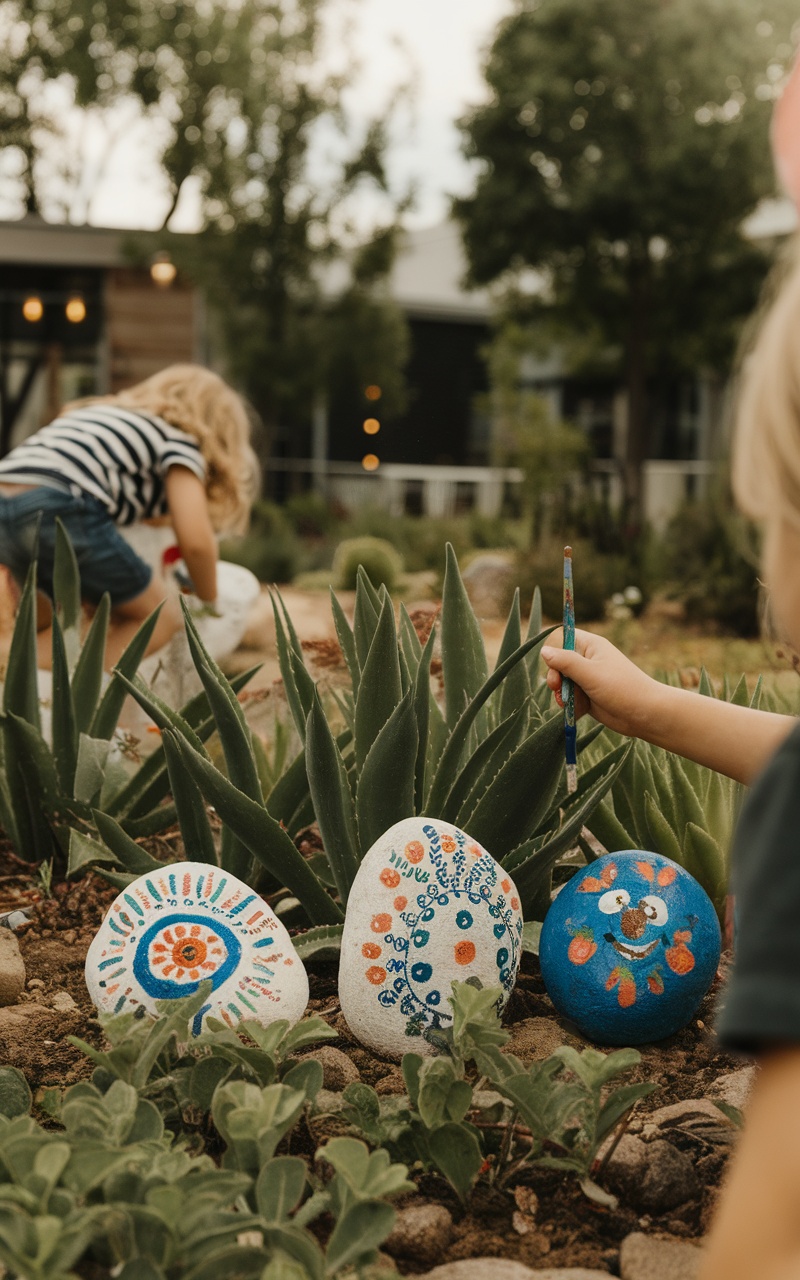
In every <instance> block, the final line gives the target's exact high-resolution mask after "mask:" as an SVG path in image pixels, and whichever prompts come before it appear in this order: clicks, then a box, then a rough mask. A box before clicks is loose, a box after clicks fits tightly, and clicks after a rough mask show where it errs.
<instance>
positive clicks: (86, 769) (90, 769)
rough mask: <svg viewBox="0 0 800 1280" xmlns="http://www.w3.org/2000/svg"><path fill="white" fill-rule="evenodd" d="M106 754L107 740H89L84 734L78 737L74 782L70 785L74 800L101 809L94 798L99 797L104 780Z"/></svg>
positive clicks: (107, 748) (107, 750)
mask: <svg viewBox="0 0 800 1280" xmlns="http://www.w3.org/2000/svg"><path fill="white" fill-rule="evenodd" d="M108 752H109V741H108V738H90V737H89V735H88V734H86V733H82V734H81V735H80V737H79V739H78V755H77V761H76V764H75V780H74V782H73V784H72V794H73V796H74V797H75V799H76V800H82V801H84V803H86V804H91V805H97V808H102V807H103V806H102V805H99V804H97V799H96V797H97V796H99V795H100V793H101V791H102V788H103V784H104V782H105V779H106V764H107V761H108Z"/></svg>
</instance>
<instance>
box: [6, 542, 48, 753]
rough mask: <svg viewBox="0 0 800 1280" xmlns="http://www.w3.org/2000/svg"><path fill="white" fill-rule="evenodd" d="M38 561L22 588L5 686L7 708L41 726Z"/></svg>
mask: <svg viewBox="0 0 800 1280" xmlns="http://www.w3.org/2000/svg"><path fill="white" fill-rule="evenodd" d="M36 668H37V652H36V564H35V563H34V564H32V565H31V567H30V568H29V570H28V574H27V577H26V579H25V586H24V587H23V588H22V595H21V596H20V600H19V606H18V608H17V618H16V622H15V623H14V633H13V635H12V637H11V648H10V649H9V652H8V662H7V664H6V676H5V683H4V686H3V710H4V711H10V712H13V713H14V715H16V716H20V717H21V718H22V719H23V720H27V721H28V724H32V725H33V726H34V727H35V728H36V729H41V727H42V722H41V719H40V716H39V686H38V682H37V679H36Z"/></svg>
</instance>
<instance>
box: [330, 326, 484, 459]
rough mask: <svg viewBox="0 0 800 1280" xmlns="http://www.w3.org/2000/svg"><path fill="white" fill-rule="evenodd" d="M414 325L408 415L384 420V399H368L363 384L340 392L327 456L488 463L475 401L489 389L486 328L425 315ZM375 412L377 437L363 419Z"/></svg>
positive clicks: (333, 410)
mask: <svg viewBox="0 0 800 1280" xmlns="http://www.w3.org/2000/svg"><path fill="white" fill-rule="evenodd" d="M409 326H410V330H411V357H410V359H409V363H408V366H407V369H406V379H407V382H408V389H409V395H408V406H407V409H406V412H405V413H404V414H403V415H402V416H401V417H398V418H394V419H388V420H384V419H383V418H382V417H381V404H380V400H378V401H375V402H370V401H369V400H367V398H366V397H365V395H364V388H356V387H354V388H353V389H352V392H348V393H343V394H341V395H339V396H337V397H336V398H335V399H334V401H333V402H332V403H331V406H330V419H329V457H330V458H331V459H332V460H333V461H336V462H359V461H360V460H361V458H362V457H363V456H364V454H366V453H375V454H377V455H378V457H379V458H380V460H381V462H406V463H420V464H433V465H437V464H438V465H448V464H456V465H457V464H469V463H474V464H481V463H485V462H487V461H488V457H487V444H488V435H487V433H486V432H485V430H484V429H483V425H484V424H483V421H482V416H481V414H480V413H479V412H477V411H476V403H475V401H476V397H478V396H480V395H481V394H483V393H485V392H486V390H487V386H488V383H487V374H486V365H485V361H484V359H483V356H482V354H481V352H482V349H483V347H485V345H486V343H487V341H488V336H489V334H488V328H487V326H486V325H484V324H475V323H459V322H455V321H445V320H422V319H411V320H409ZM372 417H374V418H377V419H378V420H379V421H380V423H381V429H380V431H379V432H378V433H377V435H367V434H365V432H364V430H363V423H364V420H365V419H366V418H372Z"/></svg>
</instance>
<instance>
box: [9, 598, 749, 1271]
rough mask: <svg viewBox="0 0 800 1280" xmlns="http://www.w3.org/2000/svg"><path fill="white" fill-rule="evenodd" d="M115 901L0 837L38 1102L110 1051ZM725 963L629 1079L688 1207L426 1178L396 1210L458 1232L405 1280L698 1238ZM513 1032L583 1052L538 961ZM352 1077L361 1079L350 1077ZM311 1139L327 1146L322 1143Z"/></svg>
mask: <svg viewBox="0 0 800 1280" xmlns="http://www.w3.org/2000/svg"><path fill="white" fill-rule="evenodd" d="M293 594H294V593H290V592H287V603H288V605H289V609H290V613H291V614H292V616H293V618H295V620H296V623H299V630H300V634H301V636H302V637H303V639H304V643H305V645H306V650H307V654H308V657H309V659H310V664H311V665H313V666H315V667H316V668H317V674H318V675H323V674H324V673H325V672H326V671H330V675H331V678H335V674H336V667H337V666H338V665H339V663H340V661H341V657H340V654H339V653H338V646H337V645H336V644H335V640H334V638H333V635H332V627H331V626H330V624H329V621H328V619H329V617H330V614H329V610H328V606H327V601H326V600H325V599H324V598H322V599H321V600H316V601H314V602H313V603H312V601H311V600H306V601H305V603H304V610H305V616H303V609H302V608H301V609H300V613H299V615H298V604H303V601H302V599H300V597H301V593H296V594H297V596H298V598H299V599H298V600H294V599H289V598H288V597H289V596H290V595H293ZM303 594H308V593H303ZM265 604H266V602H265V601H263V600H262V602H261V606H260V607H261V612H260V613H259V612H258V610H256V613H255V615H254V619H253V625H252V626H251V628H250V630H249V633H248V636H247V637H246V642H247V643H246V646H245V647H244V648H243V650H242V651H241V652H240V653H239V654H237V655H236V657H235V662H234V663H233V666H234V667H236V668H243V667H244V666H249V665H252V662H253V660H254V658H255V659H258V658H262V659H263V660H264V662H265V666H264V669H263V670H262V673H260V677H257V678H256V682H255V689H254V691H253V692H251V694H250V696H251V698H253V700H254V703H255V704H258V703H259V701H262V702H265V703H266V706H267V707H268V708H269V716H270V717H273V723H274V716H275V715H276V714H278V713H279V703H280V701H281V698H280V686H279V685H278V684H277V683H276V681H277V675H278V671H277V663H276V661H275V655H274V647H273V644H272V643H271V637H272V635H274V632H273V631H272V628H271V625H270V623H271V619H270V618H269V617H268V615H267V613H266V608H265V607H264V606H265ZM270 612H271V611H270ZM413 613H414V614H415V616H414V621H415V625H417V627H418V630H419V631H420V632H421V633H422V634H424V632H425V629H426V627H427V626H429V625H430V621H431V620H432V616H433V613H434V609H433V607H432V606H431V605H429V604H425V603H423V604H420V606H419V607H418V609H416V610H414V611H413ZM0 629H2V620H1V619H0ZM486 632H487V647H488V648H489V649H490V650H492V649H495V650H496V647H497V646H498V645H499V640H500V636H501V634H502V626H501V624H499V623H495V624H489V625H488V626H487V628H486ZM244 700H245V699H243V701H244ZM254 710H256V715H255V719H259V718H260V717H259V716H258V714H257V707H256V706H254ZM265 723H266V719H265ZM176 835H177V833H173V836H172V841H170V840H169V839H168V840H166V841H164V840H163V839H162V840H161V841H160V844H159V846H158V847H155V846H154V847H152V852H154V853H155V854H156V856H162V857H165V856H166V855H167V854H171V855H172V856H174V853H173V850H175V848H176V843H177V842H176V840H175V837H176ZM159 848H160V850H161V852H160V854H159ZM114 895H115V890H113V889H112V888H110V887H109V886H108V885H107V884H106V883H105V882H104V881H103V880H102V879H101V878H99V877H98V876H97V875H95V874H94V873H91V872H90V873H88V874H86V875H84V877H83V878H82V879H81V880H80V881H78V882H70V883H63V882H56V881H55V880H54V883H53V885H52V889H49V888H48V887H47V886H46V884H45V883H43V882H42V880H41V879H40V878H37V874H36V869H35V868H34V869H33V870H31V868H30V867H29V866H28V865H27V864H25V863H23V862H21V861H20V860H19V859H18V858H17V857H16V856H15V854H14V853H13V851H12V849H11V847H10V845H9V844H8V842H7V841H4V840H3V839H2V837H0V912H5V911H9V910H12V909H15V908H27V909H28V910H29V912H30V920H29V922H28V923H27V924H25V925H24V926H23V927H22V928H21V929H20V930H19V931H18V932H17V937H18V939H19V943H20V948H21V952H22V956H23V959H24V962H25V966H26V973H27V987H26V990H25V992H24V993H23V995H22V997H21V998H20V1000H19V1001H18V1003H17V1004H15V1005H13V1006H10V1007H7V1008H0V1062H6V1063H11V1064H13V1065H14V1066H17V1067H19V1068H20V1069H21V1070H22V1071H23V1072H24V1073H25V1075H26V1077H27V1079H28V1082H29V1084H30V1086H31V1089H32V1090H33V1092H34V1096H36V1095H37V1094H38V1095H39V1097H41V1091H42V1090H44V1089H47V1088H52V1087H61V1088H63V1087H65V1086H68V1085H70V1084H72V1083H74V1082H76V1081H77V1080H79V1079H82V1078H85V1077H86V1076H88V1075H90V1074H91V1063H90V1062H89V1060H88V1059H87V1058H86V1057H85V1056H84V1055H83V1054H82V1053H81V1051H80V1049H79V1048H77V1047H76V1046H74V1045H72V1044H71V1043H70V1042H69V1037H78V1038H80V1039H82V1040H84V1041H87V1042H88V1043H89V1044H92V1045H96V1046H99V1045H100V1044H102V1029H101V1026H100V1023H99V1021H98V1020H97V1018H96V1015H95V1010H94V1008H93V1007H92V1004H91V1002H90V1000H89V997H88V993H87V990H86V986H85V983H84V978H83V967H84V961H85V957H86V952H87V950H88V947H89V944H90V942H91V940H92V937H93V936H94V932H95V930H96V929H97V927H98V925H99V924H100V922H101V920H102V917H103V914H104V911H105V910H106V908H107V906H108V903H109V902H110V901H111V899H112V898H113V897H114ZM728 961H729V957H728V956H726V955H725V956H723V961H722V965H721V973H720V974H718V976H717V979H716V981H715V983H714V986H713V987H712V990H711V992H710V993H709V995H708V996H707V997H706V999H705V1001H704V1003H703V1005H702V1006H701V1008H700V1009H699V1010H698V1014H697V1016H696V1017H695V1018H694V1019H693V1021H692V1022H691V1024H690V1025H689V1026H688V1027H686V1028H684V1030H682V1031H681V1032H679V1033H678V1034H677V1035H674V1036H672V1037H670V1038H669V1039H668V1040H665V1041H662V1042H661V1043H659V1044H654V1045H646V1046H641V1054H642V1060H641V1063H640V1065H639V1066H638V1067H637V1068H635V1070H634V1071H633V1072H632V1073H631V1074H630V1075H629V1077H627V1078H628V1079H629V1080H631V1081H633V1080H648V1081H652V1082H653V1083H655V1084H656V1085H657V1089H656V1091H655V1092H654V1093H653V1094H652V1095H651V1096H650V1097H648V1098H645V1099H643V1100H642V1101H640V1102H639V1104H638V1106H637V1107H636V1109H635V1111H634V1113H633V1118H632V1120H631V1123H630V1126H629V1133H630V1134H635V1135H637V1137H638V1139H639V1140H640V1141H641V1140H643V1141H644V1142H654V1141H656V1140H659V1141H660V1140H662V1139H666V1140H667V1142H668V1144H669V1145H670V1147H671V1148H673V1149H674V1150H677V1151H678V1152H681V1153H683V1154H684V1155H685V1156H687V1157H688V1160H689V1161H690V1162H691V1166H692V1168H693V1170H694V1176H695V1178H696V1181H695V1185H694V1186H690V1184H689V1183H687V1195H686V1196H685V1197H683V1198H682V1197H681V1194H680V1191H678V1192H677V1193H676V1192H675V1190H674V1188H673V1190H672V1192H671V1194H670V1195H669V1196H668V1200H669V1207H668V1208H667V1207H664V1208H659V1206H658V1205H657V1204H654V1205H651V1206H649V1207H648V1208H647V1210H646V1211H643V1208H642V1205H641V1204H638V1205H636V1204H634V1203H631V1202H630V1200H629V1199H626V1197H625V1195H624V1194H623V1195H621V1196H620V1200H619V1205H618V1207H617V1208H616V1209H611V1208H606V1207H603V1206H601V1205H599V1204H596V1203H594V1202H593V1201H591V1200H589V1199H587V1198H586V1196H584V1195H583V1193H582V1192H581V1190H580V1188H579V1186H578V1184H577V1181H576V1180H575V1179H574V1178H572V1177H571V1176H570V1175H568V1174H564V1173H561V1172H557V1171H552V1170H536V1169H530V1170H528V1171H526V1172H525V1173H524V1174H523V1175H522V1182H521V1183H520V1184H519V1185H518V1186H517V1187H516V1189H515V1193H514V1194H513V1195H512V1194H509V1193H506V1192H501V1191H499V1190H498V1189H497V1188H495V1187H493V1185H492V1183H491V1169H487V1170H486V1171H485V1173H484V1176H482V1177H481V1178H479V1180H478V1182H477V1184H476V1186H475V1189H474V1191H473V1193H472V1195H471V1197H470V1200H469V1204H468V1206H467V1208H466V1209H465V1208H464V1207H463V1206H462V1205H461V1204H460V1203H459V1201H458V1200H457V1198H456V1197H455V1195H454V1193H453V1192H452V1191H451V1189H450V1187H449V1185H448V1184H447V1183H445V1182H444V1181H443V1180H442V1179H440V1178H438V1177H435V1176H433V1175H424V1176H422V1177H421V1178H420V1179H419V1180H418V1193H417V1195H416V1196H414V1197H407V1198H406V1199H405V1200H401V1201H399V1202H397V1203H398V1207H401V1208H402V1207H403V1206H404V1205H411V1204H412V1203H413V1204H415V1205H419V1204H425V1203H430V1204H437V1205H443V1206H445V1208H446V1209H447V1210H448V1211H449V1214H450V1217H451V1219H452V1228H451V1230H450V1231H449V1232H443V1233H440V1239H439V1242H438V1244H437V1245H436V1246H435V1247H434V1250H433V1252H432V1253H431V1250H430V1248H427V1250H426V1249H425V1248H420V1247H418V1246H417V1245H414V1244H413V1243H412V1242H409V1244H408V1246H407V1249H406V1250H405V1252H404V1250H403V1246H402V1245H401V1246H400V1248H399V1250H398V1249H397V1248H396V1249H395V1250H394V1254H395V1261H396V1264H397V1266H398V1269H399V1270H400V1271H401V1272H402V1273H403V1274H407V1275H411V1274H414V1273H415V1272H424V1271H426V1270H427V1269H428V1267H429V1266H431V1265H433V1264H434V1263H437V1262H443V1261H454V1260H457V1259H464V1258H471V1257H486V1256H493V1257H502V1258H508V1259H513V1260H517V1261H519V1262H522V1263H524V1264H526V1265H528V1266H530V1267H532V1268H534V1269H537V1268H538V1269H545V1268H555V1267H586V1268H596V1269H599V1270H605V1271H607V1272H608V1273H609V1274H610V1275H618V1274H619V1248H620V1244H621V1242H622V1240H623V1239H624V1237H625V1236H627V1235H628V1234H629V1233H631V1232H634V1231H641V1230H644V1231H646V1232H647V1233H652V1234H657V1235H658V1234H660V1235H665V1236H667V1237H672V1238H677V1239H681V1240H697V1239H698V1238H699V1237H701V1236H702V1235H703V1233H704V1231H705V1230H706V1228H707V1226H708V1223H709V1219H710V1215H711V1212H712V1209H713V1205H714V1202H715V1199H716V1196H717V1193H718V1188H719V1185H720V1180H721V1177H722V1174H723V1172H724V1167H725V1164H726V1161H727V1159H728V1157H729V1153H730V1150H731V1146H732V1143H733V1141H735V1136H736V1130H735V1128H734V1127H733V1126H732V1125H731V1124H730V1123H729V1122H728V1121H727V1120H726V1118H725V1116H723V1115H722V1113H719V1115H718V1118H717V1119H715V1118H714V1114H715V1113H714V1110H713V1108H711V1107H710V1106H709V1104H708V1103H706V1104H705V1111H704V1112H702V1113H701V1114H699V1115H698V1114H697V1111H696V1109H693V1108H692V1107H687V1106H684V1107H681V1106H674V1105H671V1104H681V1103H686V1102H687V1100H693V1099H701V1098H705V1097H706V1096H707V1095H708V1092H709V1089H712V1086H713V1084H714V1082H715V1081H717V1080H718V1079H719V1077H721V1076H725V1075H728V1074H729V1073H731V1072H734V1071H737V1070H739V1069H741V1067H742V1066H743V1062H742V1060H741V1059H738V1058H735V1057H733V1056H731V1055H730V1054H727V1053H724V1052H722V1051H721V1050H720V1048H719V1046H718V1044H717V1042H716V1039H715V1036H714V1033H713V1030H712V1029H711V1026H712V1024H713V1017H714V1006H715V1003H716V1001H717V999H718V996H719V991H720V988H721V985H722V977H723V975H724V970H725V967H726V965H727V963H728ZM308 967H309V979H310V987H311V1001H310V1007H309V1008H310V1011H311V1012H317V1013H319V1014H320V1015H321V1016H322V1017H324V1018H325V1019H326V1021H328V1022H329V1024H330V1025H331V1026H332V1027H333V1028H334V1029H335V1031H336V1032H337V1037H338V1038H337V1040H335V1041H332V1042H331V1044H332V1046H333V1047H335V1048H337V1049H338V1050H339V1051H341V1052H342V1053H344V1054H345V1055H346V1056H347V1057H348V1059H349V1060H350V1062H351V1063H352V1065H353V1067H355V1069H356V1070H357V1071H358V1074H359V1077H360V1078H361V1079H362V1080H363V1081H364V1082H366V1083H368V1084H370V1085H372V1086H373V1087H375V1088H376V1089H377V1091H378V1092H379V1093H381V1094H389V1093H401V1092H402V1091H403V1085H402V1076H401V1074H400V1071H399V1068H398V1065H397V1064H396V1063H394V1062H390V1061H388V1060H383V1059H381V1058H380V1057H378V1056H376V1055H375V1054H374V1053H373V1052H372V1051H369V1050H367V1049H365V1048H363V1047H362V1046H361V1045H359V1044H358V1043H357V1042H356V1041H355V1040H354V1038H353V1037H352V1036H351V1035H350V1032H349V1030H348V1028H347V1025H346V1023H345V1021H344V1018H343V1016H342V1014H341V1011H340V1009H339V1004H338V994H337V974H336V966H335V965H334V964H331V963H330V962H314V961H311V962H310V963H309V966H308ZM504 1022H505V1025H506V1027H507V1029H508V1030H509V1031H510V1032H511V1037H512V1038H511V1041H510V1043H509V1048H510V1049H511V1051H512V1052H514V1053H515V1054H517V1055H518V1056H519V1057H521V1058H522V1059H523V1060H526V1061H532V1060H535V1059H540V1058H543V1057H546V1056H548V1055H549V1054H550V1053H551V1052H552V1051H553V1050H554V1049H555V1048H556V1047H557V1046H558V1045H560V1044H565V1043H568V1044H572V1045H574V1046H576V1047H578V1048H581V1047H585V1046H586V1044H587V1043H588V1042H586V1041H585V1040H584V1039H583V1038H582V1037H581V1036H580V1034H579V1032H578V1031H577V1029H576V1028H575V1027H574V1026H571V1025H570V1024H568V1023H567V1022H565V1021H564V1020H563V1019H560V1018H559V1017H558V1016H557V1014H556V1012H555V1010H554V1008H553V1006H552V1004H551V1003H550V1001H549V999H548V997H547V994H546V992H545V989H544V984H543V982H542V979H541V976H540V973H539V966H538V961H537V959H536V957H535V956H532V955H528V954H526V955H525V956H524V957H523V964H522V969H521V972H520V975H519V979H518V982H517V986H516V988H515V990H514V992H513V994H512V996H511V1000H510V1002H509V1004H508V1007H507V1010H506V1013H505V1016H504ZM601 1048H602V1046H601ZM352 1074H353V1073H352V1070H351V1071H350V1077H351V1078H352ZM326 1087H327V1081H326ZM712 1092H713V1089H712ZM668 1106H669V1107H670V1112H669V1113H668V1118H667V1120H664V1119H663V1118H662V1119H661V1120H659V1122H658V1124H654V1123H652V1122H650V1121H649V1119H648V1117H649V1116H650V1115H653V1114H654V1113H661V1111H662V1110H663V1108H665V1107H668ZM656 1119H658V1116H656ZM313 1136H314V1137H315V1138H316V1139H317V1141H322V1140H324V1136H325V1135H324V1134H323V1133H319V1134H314V1135H313ZM626 1140H627V1139H626ZM653 1150H655V1147H654V1148H653ZM613 1160H614V1157H612V1161H611V1162H610V1163H609V1165H608V1169H607V1170H606V1173H605V1174H603V1173H601V1174H599V1175H598V1176H599V1177H600V1180H601V1181H603V1180H604V1178H605V1177H606V1175H607V1174H608V1172H609V1170H611V1169H612V1167H613ZM676 1197H677V1198H676ZM437 1249H438V1253H437ZM387 1260H388V1259H387ZM86 1275H87V1277H88V1276H89V1272H86ZM95 1275H96V1273H93V1277H92V1280H94V1276H95Z"/></svg>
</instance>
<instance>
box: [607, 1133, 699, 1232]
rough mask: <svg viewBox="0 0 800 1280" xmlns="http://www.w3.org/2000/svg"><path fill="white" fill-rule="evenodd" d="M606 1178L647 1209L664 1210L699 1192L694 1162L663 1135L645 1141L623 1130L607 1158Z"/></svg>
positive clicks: (625, 1196) (629, 1200) (613, 1187)
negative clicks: (624, 1132)
mask: <svg viewBox="0 0 800 1280" xmlns="http://www.w3.org/2000/svg"><path fill="white" fill-rule="evenodd" d="M605 1180H606V1181H607V1183H608V1186H609V1187H610V1188H611V1190H612V1191H617V1192H619V1194H620V1196H621V1197H622V1199H623V1200H624V1201H625V1202H626V1203H627V1204H632V1205H634V1206H635V1207H636V1208H637V1209H641V1210H644V1211H646V1212H648V1213H654V1214H658V1213H665V1212H666V1211H667V1210H668V1209H674V1208H676V1207H677V1206H678V1205H679V1204H683V1202H684V1201H685V1200H688V1199H689V1198H690V1197H691V1196H696V1195H698V1194H699V1190H700V1187H699V1184H698V1181H697V1174H696V1173H695V1168H694V1164H693V1163H692V1160H691V1159H690V1157H689V1156H688V1155H687V1154H686V1152H685V1151H679V1150H678V1148H677V1147H674V1146H673V1145H672V1143H671V1142H666V1141H664V1139H663V1138H659V1139H657V1140H656V1141H655V1142H642V1140H641V1138H634V1137H632V1136H631V1135H630V1134H627V1133H626V1134H623V1136H622V1138H621V1139H620V1141H619V1143H618V1144H617V1146H616V1147H615V1149H614V1151H613V1153H612V1155H611V1157H610V1158H609V1160H608V1163H607V1165H606V1169H605Z"/></svg>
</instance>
